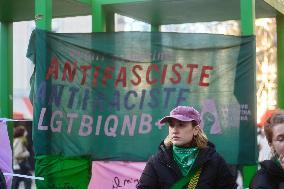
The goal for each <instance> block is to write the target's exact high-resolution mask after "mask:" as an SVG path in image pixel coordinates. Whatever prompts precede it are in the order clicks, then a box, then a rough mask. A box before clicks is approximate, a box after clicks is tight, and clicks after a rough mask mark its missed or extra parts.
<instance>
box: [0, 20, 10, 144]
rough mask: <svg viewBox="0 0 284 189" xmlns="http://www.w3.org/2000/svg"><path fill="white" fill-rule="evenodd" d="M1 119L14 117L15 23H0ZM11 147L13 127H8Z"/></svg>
mask: <svg viewBox="0 0 284 189" xmlns="http://www.w3.org/2000/svg"><path fill="white" fill-rule="evenodd" d="M0 86H1V87H0V117H4V118H12V117H13V23H9V22H8V23H6V22H0ZM8 133H9V138H10V141H11V145H12V144H13V127H8Z"/></svg>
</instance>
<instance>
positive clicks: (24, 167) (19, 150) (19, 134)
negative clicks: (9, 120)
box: [12, 126, 32, 189]
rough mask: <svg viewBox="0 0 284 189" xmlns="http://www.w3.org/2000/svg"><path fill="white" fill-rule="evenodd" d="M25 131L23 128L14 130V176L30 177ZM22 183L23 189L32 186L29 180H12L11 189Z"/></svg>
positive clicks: (18, 127) (17, 178) (20, 178)
mask: <svg viewBox="0 0 284 189" xmlns="http://www.w3.org/2000/svg"><path fill="white" fill-rule="evenodd" d="M26 135H27V131H26V129H25V127H24V126H17V127H15V128H14V142H13V150H14V153H13V169H14V173H15V174H21V175H31V173H30V170H31V167H30V164H29V161H28V158H29V156H30V152H29V151H28V150H27V138H26ZM22 181H23V182H24V185H25V189H30V188H31V185H32V181H31V179H28V178H23V177H16V176H15V177H14V178H13V184H12V188H13V189H18V187H19V184H20V182H22Z"/></svg>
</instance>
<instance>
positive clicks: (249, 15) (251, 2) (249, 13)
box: [240, 0, 255, 35]
mask: <svg viewBox="0 0 284 189" xmlns="http://www.w3.org/2000/svg"><path fill="white" fill-rule="evenodd" d="M240 1H241V28H242V35H254V34H255V26H254V20H255V0H240Z"/></svg>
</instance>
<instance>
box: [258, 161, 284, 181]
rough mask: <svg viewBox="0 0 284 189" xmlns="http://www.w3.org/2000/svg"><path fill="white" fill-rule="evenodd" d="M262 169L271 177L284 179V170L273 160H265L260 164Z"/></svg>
mask: <svg viewBox="0 0 284 189" xmlns="http://www.w3.org/2000/svg"><path fill="white" fill-rule="evenodd" d="M260 165H261V167H262V168H263V169H265V170H266V171H267V172H268V173H269V174H270V175H273V176H276V177H280V178H281V179H284V170H283V169H282V168H281V167H279V166H278V165H276V163H275V162H274V161H272V160H265V161H263V162H261V163H260Z"/></svg>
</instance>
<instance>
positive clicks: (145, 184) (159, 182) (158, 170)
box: [137, 143, 237, 189]
mask: <svg viewBox="0 0 284 189" xmlns="http://www.w3.org/2000/svg"><path fill="white" fill-rule="evenodd" d="M196 167H202V172H201V175H200V178H199V181H198V183H197V187H196V188H198V189H235V188H237V184H236V182H235V179H234V177H233V175H232V174H231V172H230V171H229V168H228V166H227V164H226V162H225V161H224V159H223V158H222V157H221V156H220V155H219V154H218V153H217V152H216V150H215V148H214V145H213V144H211V143H209V146H208V147H206V148H204V149H201V150H200V151H199V153H198V156H197V159H196V160H195V163H194V164H193V167H192V169H195V168H196ZM180 178H182V173H181V171H180V169H179V167H178V165H177V164H176V163H175V161H174V159H173V155H172V148H171V147H170V148H167V147H166V146H165V145H164V143H161V145H160V148H159V151H158V152H157V153H156V154H155V155H154V156H152V157H151V158H150V159H149V160H148V162H147V164H146V167H145V169H144V171H143V173H142V175H141V178H140V180H139V184H138V185H137V188H139V189H146V188H147V189H166V188H170V187H171V186H172V185H173V184H174V183H175V182H177V181H178V180H179V179H180Z"/></svg>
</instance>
